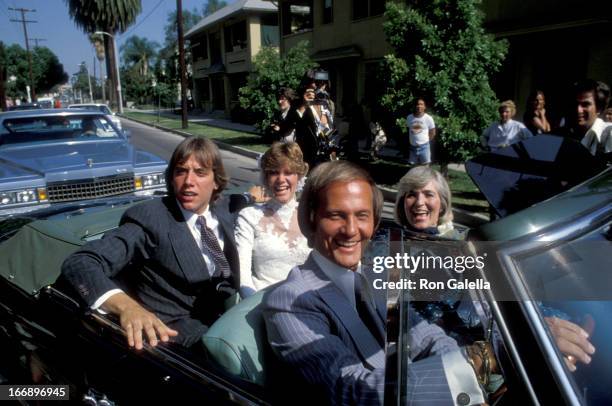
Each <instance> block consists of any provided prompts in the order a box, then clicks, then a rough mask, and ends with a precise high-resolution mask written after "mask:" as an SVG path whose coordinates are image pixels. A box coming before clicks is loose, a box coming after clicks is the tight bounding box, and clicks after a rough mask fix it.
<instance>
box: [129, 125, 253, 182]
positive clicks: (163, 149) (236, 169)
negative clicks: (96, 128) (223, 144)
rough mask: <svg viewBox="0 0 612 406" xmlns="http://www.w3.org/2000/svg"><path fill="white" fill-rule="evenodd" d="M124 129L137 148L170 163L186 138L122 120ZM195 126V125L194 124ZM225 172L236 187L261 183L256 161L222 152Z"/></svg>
mask: <svg viewBox="0 0 612 406" xmlns="http://www.w3.org/2000/svg"><path fill="white" fill-rule="evenodd" d="M121 124H122V125H123V128H124V129H126V130H129V131H130V134H131V142H132V144H134V145H135V146H136V147H138V148H141V149H143V150H145V151H148V152H151V153H153V154H156V155H158V156H160V157H162V158H163V159H165V160H168V161H170V157H171V155H172V151H174V148H175V147H176V146H177V145H178V143H179V142H181V141H182V140H183V139H184V138H183V137H181V136H180V135H176V134H173V133H169V132H165V131H161V130H158V129H157V128H153V127H149V126H146V125H143V124H139V123H136V122H133V121H130V120H125V119H122V120H121ZM192 125H193V124H192ZM221 155H222V156H223V163H224V164H225V170H226V171H227V175H228V176H229V177H230V185H231V186H234V187H240V186H244V185H245V184H255V183H259V169H258V168H257V163H256V161H255V160H254V159H252V158H248V157H245V156H242V155H239V154H235V153H233V152H230V151H225V150H221Z"/></svg>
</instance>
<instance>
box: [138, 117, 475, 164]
mask: <svg viewBox="0 0 612 406" xmlns="http://www.w3.org/2000/svg"><path fill="white" fill-rule="evenodd" d="M128 111H130V112H136V113H147V114H151V115H157V114H158V112H157V110H138V109H129V110H128ZM160 116H162V117H165V118H174V119H180V118H181V116H180V115H179V114H174V113H173V112H171V111H170V110H162V111H161V113H160ZM187 120H188V121H189V122H190V123H194V124H204V125H209V126H212V127H218V128H224V129H226V130H234V131H241V132H245V133H249V134H259V131H258V130H257V129H256V128H255V126H252V125H248V124H240V123H234V122H232V121H231V120H228V119H226V118H220V117H218V116H216V115H214V114H207V113H196V114H193V113H191V114H188V115H187ZM359 150H360V152H362V153H364V154H366V153H368V151H367V150H365V140H359ZM379 156H380V157H381V158H391V159H392V160H398V159H403V158H402V152H401V151H400V150H399V149H398V148H397V145H396V143H395V140H393V139H390V138H389V139H388V141H387V144H386V145H385V146H384V147H383V148H382V149H381V150H380V151H379ZM448 167H449V169H452V170H455V171H461V172H465V167H464V166H463V164H449V165H448Z"/></svg>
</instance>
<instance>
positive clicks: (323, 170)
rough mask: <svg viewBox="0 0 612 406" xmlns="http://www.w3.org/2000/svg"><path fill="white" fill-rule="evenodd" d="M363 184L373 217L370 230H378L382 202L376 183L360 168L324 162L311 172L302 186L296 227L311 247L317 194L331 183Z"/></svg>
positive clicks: (319, 197)
mask: <svg viewBox="0 0 612 406" xmlns="http://www.w3.org/2000/svg"><path fill="white" fill-rule="evenodd" d="M353 181H364V182H366V183H368V184H369V185H370V187H371V188H372V209H373V210H372V211H373V214H374V227H375V228H376V227H378V223H379V222H380V218H381V216H382V209H383V204H384V199H383V195H382V192H381V191H380V190H379V189H378V187H376V183H374V180H373V179H372V177H371V176H370V174H369V173H367V172H366V171H365V170H363V169H362V168H360V167H358V166H357V165H355V164H353V163H350V162H348V161H332V162H325V163H322V164H320V165H318V166H317V167H316V168H314V169H313V170H312V171H311V172H310V173H309V174H308V177H307V178H306V185H304V190H303V191H302V195H301V197H300V205H299V208H298V224H299V225H300V230H301V231H302V234H304V236H305V237H306V239H307V240H308V245H309V246H310V247H312V246H313V237H314V232H315V230H316V224H315V214H316V212H317V210H318V209H319V205H320V204H321V202H320V199H321V192H322V191H324V190H325V189H326V188H327V187H328V186H329V185H331V184H332V183H334V182H343V183H344V182H353Z"/></svg>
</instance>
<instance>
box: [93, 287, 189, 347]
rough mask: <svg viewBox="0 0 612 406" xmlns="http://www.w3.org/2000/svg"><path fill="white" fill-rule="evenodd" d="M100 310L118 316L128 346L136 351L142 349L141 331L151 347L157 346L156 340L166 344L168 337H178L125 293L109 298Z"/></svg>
mask: <svg viewBox="0 0 612 406" xmlns="http://www.w3.org/2000/svg"><path fill="white" fill-rule="evenodd" d="M102 310H105V311H108V312H110V313H113V314H116V315H117V316H119V320H120V323H121V327H122V328H123V330H124V331H125V335H126V336H127V340H128V345H129V346H130V347H135V348H136V349H137V350H141V349H142V347H143V331H144V334H145V335H146V337H147V338H148V340H149V344H150V345H151V346H153V347H155V346H156V345H157V343H158V342H159V341H158V340H161V341H163V342H167V341H169V340H170V337H176V336H177V335H178V331H176V330H172V329H171V328H169V327H167V326H166V325H165V324H164V323H163V322H162V321H161V320H160V319H159V318H158V317H157V316H156V315H155V314H153V313H151V312H150V311H148V310H146V309H145V308H144V307H142V306H141V305H140V304H139V303H138V302H136V301H135V300H134V299H132V298H131V297H129V296H128V295H126V294H125V293H117V294H116V295H113V296H111V297H109V298H108V299H107V300H106V301H105V302H104V304H103V305H102ZM158 337H159V339H158Z"/></svg>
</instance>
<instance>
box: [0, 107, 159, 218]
mask: <svg viewBox="0 0 612 406" xmlns="http://www.w3.org/2000/svg"><path fill="white" fill-rule="evenodd" d="M166 166H167V163H166V161H164V160H163V159H161V158H159V157H157V156H155V155H153V154H150V153H148V152H145V151H142V150H138V149H136V148H135V147H134V146H132V145H131V144H130V143H129V142H128V138H127V137H126V134H125V133H124V132H122V131H121V130H119V129H117V128H116V127H115V126H114V124H113V123H112V122H111V121H110V119H109V118H108V117H107V116H106V115H105V114H103V113H101V112H88V111H81V110H57V109H55V110H38V111H20V112H8V113H2V114H0V216H2V215H8V214H14V213H19V212H26V211H31V210H35V209H38V208H41V207H45V206H49V205H51V204H56V203H60V202H68V201H77V200H87V199H93V198H100V197H105V196H113V195H119V194H131V193H137V194H151V193H154V192H155V191H156V190H159V191H164V190H165V180H164V170H165V168H166Z"/></svg>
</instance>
